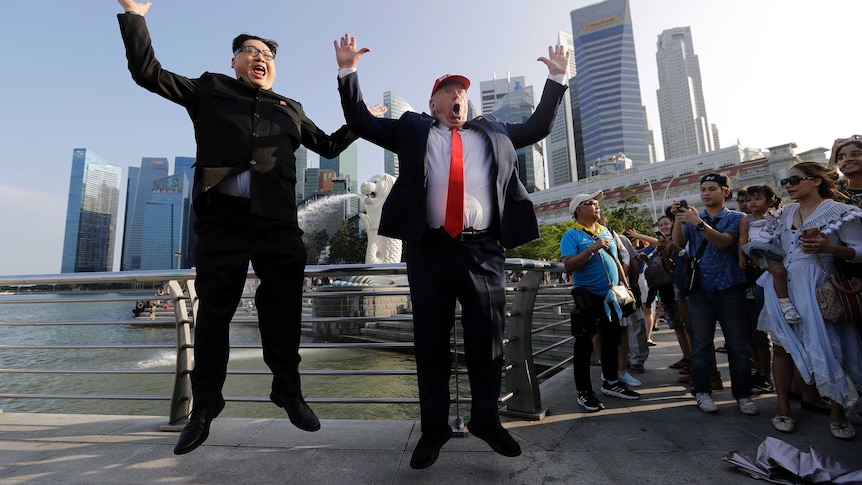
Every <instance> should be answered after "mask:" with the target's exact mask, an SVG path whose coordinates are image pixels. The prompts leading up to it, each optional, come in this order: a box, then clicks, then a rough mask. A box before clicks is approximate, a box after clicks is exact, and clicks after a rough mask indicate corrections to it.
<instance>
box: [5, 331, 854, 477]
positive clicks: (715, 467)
mask: <svg viewBox="0 0 862 485" xmlns="http://www.w3.org/2000/svg"><path fill="white" fill-rule="evenodd" d="M655 339H656V341H657V342H659V345H658V346H656V347H651V356H650V358H649V360H648V361H647V363H646V368H647V371H646V373H644V374H637V375H636V377H637V378H638V379H640V380H642V381H643V387H640V388H637V390H638V391H639V392H641V394H642V399H641V400H639V401H623V400H620V399H614V398H611V397H608V396H603V395H601V394H599V396H600V399H602V401H603V402H604V403H605V405H606V406H607V409H605V410H604V411H602V412H599V413H595V414H586V413H583V412H582V409H581V408H580V406H578V405H577V403H576V401H575V399H576V393H575V392H574V382H573V381H574V380H573V377H572V372H571V370H570V369H566V370H565V371H564V372H562V373H560V374H558V375H556V376H554V377H552V378H551V379H549V380H548V381H546V382H545V383H543V384H542V386H541V389H542V403H543V405H544V406H545V407H546V408H547V409H548V416H547V417H546V418H545V419H543V420H542V421H519V420H507V421H506V423H505V425H506V427H507V428H508V429H509V430H510V431H511V432H512V433H513V435H514V436H515V438H516V439H517V440H518V441H519V442H520V443H521V446H522V448H523V451H524V452H523V454H522V455H521V456H519V457H517V458H506V457H503V456H500V455H497V454H496V453H494V452H493V451H491V450H490V448H489V447H488V446H487V445H486V444H485V443H484V442H482V441H481V440H479V439H477V438H475V437H471V436H467V437H463V438H453V439H452V440H450V441H449V443H447V444H446V446H444V448H443V450H442V452H441V455H440V459H439V460H438V461H437V463H436V464H434V465H433V466H432V467H430V468H428V469H425V470H412V469H411V468H410V466H409V462H410V455H411V453H412V450H413V448H414V446H415V445H416V442H417V441H418V437H419V422H418V420H417V421H407V420H405V421H357V420H323V423H322V424H323V428H322V429H321V430H320V431H318V432H316V433H306V432H303V431H300V430H298V429H296V428H294V427H293V426H292V425H291V424H290V422H289V421H288V420H287V419H286V416H285V419H254V418H219V419H216V420H215V421H214V422H213V426H212V430H211V433H210V437H209V439H208V440H207V442H206V443H205V444H204V445H203V446H202V447H201V448H199V449H198V450H195V451H194V452H192V453H190V454H188V455H184V456H175V455H173V453H172V450H173V446H174V444H175V441H176V438H177V434H176V433H165V432H161V431H159V426H160V425H163V424H165V418H164V417H140V416H97V415H59V414H24V413H6V414H0V484H21V483H52V484H55V483H88V484H91V483H92V484H96V483H99V484H124V485H125V484H137V483H140V484H145V483H146V484H152V483H162V484H270V483H287V484H329V483H349V484H363V483H368V484H422V483H447V484H461V483H470V484H521V483H523V484H537V483H585V484H627V483H639V484H641V483H645V484H649V483H658V484H683V483H698V484H703V483H718V484H727V483H729V484H754V483H759V482H757V481H755V480H754V479H752V478H749V477H748V476H747V475H743V474H742V473H740V472H738V471H737V470H736V468H735V467H733V466H731V465H728V464H726V463H724V462H722V461H721V456H722V455H723V454H724V453H726V452H728V451H730V450H740V451H742V452H744V453H746V454H748V455H749V456H751V457H754V456H755V454H756V450H757V447H758V445H759V444H760V443H761V442H762V441H763V440H764V438H766V437H767V436H774V437H777V438H779V439H782V440H784V441H786V442H787V443H789V444H791V445H793V446H796V447H797V448H800V449H801V450H802V451H809V447H814V448H815V449H817V450H818V451H819V452H821V453H822V454H825V455H827V456H830V457H832V458H834V459H835V460H838V461H840V462H842V463H844V464H846V465H850V466H856V467H862V438H860V439H857V440H856V441H853V442H842V441H839V440H837V439H835V438H833V437H832V436H831V435H830V434H829V429H828V422H829V420H828V417H827V416H824V415H819V414H815V413H812V412H810V411H806V410H802V409H800V408H799V405H798V403H794V410H793V412H794V418H795V419H796V421H797V430H796V432H795V433H792V434H783V433H779V432H777V431H775V430H774V429H773V428H772V425H771V424H770V418H771V417H772V416H773V415H774V414H775V409H776V402H775V396H774V394H764V395H759V396H756V397H755V402H757V404H758V406H760V410H761V414H760V416H754V417H752V416H744V415H742V414H741V413H740V412H739V411H738V410H737V409H736V405H735V401H734V400H733V399H732V397H731V396H730V390H729V381H728V375H729V373H728V371H727V361H726V358H725V357H724V356H723V355H722V354H719V357H718V359H719V365H720V368H721V370H722V375H723V376H724V378H725V386H726V387H727V389H726V390H724V391H718V392H716V393H715V394H714V395H713V396H714V398H715V400H716V403H717V404H718V405H719V407H720V411H719V412H718V413H716V414H704V413H702V412H701V411H699V410H698V409H697V407H696V406H695V404H694V399H693V398H692V397H691V396H690V395H689V394H688V390H687V388H685V387H684V386H683V385H681V384H678V383H677V382H676V380H677V378H678V377H679V374H678V373H677V371H675V370H673V369H668V368H667V366H668V365H669V364H671V363H673V362H675V361H676V360H678V359H679V357H680V355H679V349H678V347H677V345H676V341H675V339H674V336H673V333H672V332H671V331H669V330H666V329H662V330H661V331H659V332H657V333H656V334H655ZM718 343H720V337H719V341H718ZM599 373H600V369H599V368H598V367H594V368H593V379H594V380H593V382H594V385H595V387H596V389H598V386H599V382H600V381H599V379H598V377H599ZM858 431H859V432H862V429H858Z"/></svg>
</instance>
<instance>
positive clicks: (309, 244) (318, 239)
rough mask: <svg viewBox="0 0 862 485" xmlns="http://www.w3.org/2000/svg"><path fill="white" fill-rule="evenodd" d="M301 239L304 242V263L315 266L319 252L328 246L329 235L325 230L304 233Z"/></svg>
mask: <svg viewBox="0 0 862 485" xmlns="http://www.w3.org/2000/svg"><path fill="white" fill-rule="evenodd" d="M302 239H303V241H304V242H305V250H306V252H307V254H306V257H305V263H306V264H317V258H318V257H319V256H320V252H321V251H323V250H324V248H326V246H327V245H328V244H329V234H327V233H326V229H320V230H318V231H306V233H305V234H304V235H303V236H302Z"/></svg>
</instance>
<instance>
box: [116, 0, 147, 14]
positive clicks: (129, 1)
mask: <svg viewBox="0 0 862 485" xmlns="http://www.w3.org/2000/svg"><path fill="white" fill-rule="evenodd" d="M117 2H119V3H120V6H121V7H123V11H125V12H134V13H136V14H138V15H140V16H141V17H143V16H145V15H147V12H149V11H150V7H152V6H153V2H143V3H140V2H136V1H135V0H117Z"/></svg>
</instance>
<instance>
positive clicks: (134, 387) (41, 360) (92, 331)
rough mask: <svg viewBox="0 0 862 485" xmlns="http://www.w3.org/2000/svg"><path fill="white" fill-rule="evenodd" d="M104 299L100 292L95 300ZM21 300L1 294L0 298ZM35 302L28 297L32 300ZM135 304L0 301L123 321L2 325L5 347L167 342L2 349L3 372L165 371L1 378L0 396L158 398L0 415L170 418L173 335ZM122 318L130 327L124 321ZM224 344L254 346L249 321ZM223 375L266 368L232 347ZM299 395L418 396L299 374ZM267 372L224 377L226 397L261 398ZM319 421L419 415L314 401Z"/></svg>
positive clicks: (394, 384) (396, 362)
mask: <svg viewBox="0 0 862 485" xmlns="http://www.w3.org/2000/svg"><path fill="white" fill-rule="evenodd" d="M89 296H90V295H88V294H86V293H74V294H62V295H59V294H40V295H38V298H50V299H60V298H64V299H70V298H79V299H85V298H87V297H89ZM100 296H105V295H100ZM107 296H111V297H114V296H116V297H130V296H131V297H136V298H151V297H152V293H151V292H148V293H142V294H140V295H135V294H123V295H120V294H109V295H107ZM9 298H21V296H20V295H16V296H14V297H7V296H0V302H1V301H2V299H9ZM34 298H35V297H34ZM133 306H134V302H133V301H120V302H108V303H98V302H86V301H84V302H80V303H67V304H64V303H40V304H0V321H2V322H60V321H64V322H87V321H122V322H123V324H121V325H99V326H45V327H32V326H27V327H0V340H2V342H0V343H3V344H6V345H35V344H45V345H97V344H98V345H101V344H148V345H167V346H169V347H170V348H167V349H86V350H57V349H45V350H41V349H33V350H0V368H2V369H22V368H27V369H64V370H81V369H87V370H92V369H100V370H102V369H108V370H128V369H141V370H163V371H168V372H167V373H165V374H137V375H129V374H95V375H77V374H3V373H0V392H2V393H20V394H111V395H160V396H165V399H164V400H155V401H149V400H80V399H0V409H3V410H4V411H6V412H43V413H70V414H78V413H88V414H89V413H92V414H129V415H155V416H159V415H163V416H167V415H168V412H169V401H168V399H167V397H168V396H170V394H171V392H172V388H173V380H174V376H173V369H174V365H175V362H176V351H175V350H174V346H175V345H176V331H175V329H174V327H173V326H167V327H138V326H132V324H133V323H142V322H143V323H146V321H140V320H139V321H136V320H135V319H134V318H133V317H132V312H131V309H132V308H133ZM126 322H128V323H126ZM231 343H232V344H234V345H238V344H253V345H259V344H260V334H259V332H258V329H257V326H256V325H254V324H234V325H232V327H231ZM300 355H301V357H302V363H301V364H300V370H309V369H328V370H331V369H337V370H343V369H380V370H396V369H399V370H400V369H414V368H415V364H414V362H413V356H412V354H404V353H398V352H390V351H378V350H366V349H302V350H300ZM228 369H229V370H238V369H266V365H265V364H264V362H263V357H262V354H261V350H259V349H233V350H232V351H231V356H230V363H229V365H228ZM302 382H303V392H304V393H305V394H306V397H309V398H313V397H369V398H391V397H397V398H404V397H416V396H417V395H418V391H417V387H416V377H415V376H303V380H302ZM270 384H271V376H270V375H269V374H266V375H260V376H258V375H228V378H227V382H226V383H225V388H224V395H225V396H226V397H263V398H266V397H267V396H269V391H270ZM313 408H314V410H315V412H316V413H317V414H318V415H319V416H320V417H321V418H339V419H417V418H418V416H419V411H418V405H403V404H329V403H315V404H313ZM222 415H223V416H232V417H284V411H283V410H281V409H279V408H277V407H276V406H275V405H273V404H271V403H268V402H267V403H236V402H228V404H227V406H226V408H225V410H224V411H223V414H222Z"/></svg>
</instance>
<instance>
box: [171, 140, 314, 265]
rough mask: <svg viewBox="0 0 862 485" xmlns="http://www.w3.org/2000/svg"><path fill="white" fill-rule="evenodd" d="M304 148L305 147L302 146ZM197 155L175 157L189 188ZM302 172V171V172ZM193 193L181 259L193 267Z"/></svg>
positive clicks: (195, 244) (177, 171)
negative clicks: (186, 236)
mask: <svg viewBox="0 0 862 485" xmlns="http://www.w3.org/2000/svg"><path fill="white" fill-rule="evenodd" d="M302 149H303V150H304V149H305V147H302ZM195 160H196V159H195V157H175V158H174V175H179V174H185V176H186V179H187V180H188V183H189V190H190V191H191V188H192V186H193V184H194V181H195V169H194V167H192V165H194V164H195ZM300 173H302V172H300ZM192 199H193V198H192V196H191V193H190V194H189V197H188V206H189V227H188V238H187V239H188V244H187V247H186V249H185V250H183V252H182V260H181V261H180V268H191V267H192V266H194V265H195V250H196V249H197V247H198V234H197V233H196V232H195V217H196V216H195V208H194V205H193V204H192V202H193V200H192Z"/></svg>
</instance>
